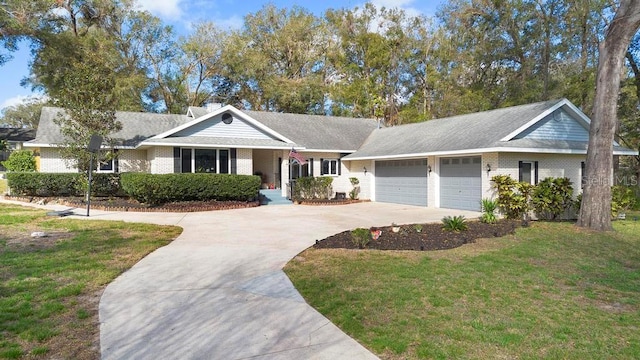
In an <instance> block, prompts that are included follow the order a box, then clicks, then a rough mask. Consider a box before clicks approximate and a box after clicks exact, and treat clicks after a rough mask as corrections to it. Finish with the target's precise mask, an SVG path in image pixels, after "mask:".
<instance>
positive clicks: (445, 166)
mask: <svg viewBox="0 0 640 360" xmlns="http://www.w3.org/2000/svg"><path fill="white" fill-rule="evenodd" d="M481 176H482V159H481V158H480V156H473V157H455V158H442V159H440V207H443V208H449V209H461V210H473V211H480V201H481V199H482V177H481Z"/></svg>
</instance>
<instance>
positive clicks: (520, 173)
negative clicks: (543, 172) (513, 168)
mask: <svg viewBox="0 0 640 360" xmlns="http://www.w3.org/2000/svg"><path fill="white" fill-rule="evenodd" d="M518 181H522V161H518Z"/></svg>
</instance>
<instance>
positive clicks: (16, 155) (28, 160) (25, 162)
mask: <svg viewBox="0 0 640 360" xmlns="http://www.w3.org/2000/svg"><path fill="white" fill-rule="evenodd" d="M2 166H4V167H5V168H6V169H7V171H12V172H34V171H36V158H35V157H34V156H33V152H31V151H29V150H16V151H13V152H12V153H11V155H9V158H8V159H7V160H6V161H3V162H2Z"/></svg>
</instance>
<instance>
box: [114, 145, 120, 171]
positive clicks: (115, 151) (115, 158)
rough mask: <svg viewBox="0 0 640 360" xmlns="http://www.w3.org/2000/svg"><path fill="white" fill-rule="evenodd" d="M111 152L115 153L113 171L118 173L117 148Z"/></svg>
mask: <svg viewBox="0 0 640 360" xmlns="http://www.w3.org/2000/svg"><path fill="white" fill-rule="evenodd" d="M113 153H114V154H115V155H114V157H113V172H114V173H116V174H117V173H119V172H120V162H119V161H118V157H119V156H118V149H114V150H113Z"/></svg>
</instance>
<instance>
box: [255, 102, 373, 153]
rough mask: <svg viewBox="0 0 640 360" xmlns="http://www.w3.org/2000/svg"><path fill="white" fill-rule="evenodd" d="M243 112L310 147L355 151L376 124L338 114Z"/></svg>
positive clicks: (370, 120)
mask: <svg viewBox="0 0 640 360" xmlns="http://www.w3.org/2000/svg"><path fill="white" fill-rule="evenodd" d="M243 112H244V113H245V114H247V115H249V116H250V117H252V118H253V119H255V120H257V121H259V122H261V123H263V124H264V125H266V126H267V127H269V128H271V129H273V130H275V131H276V132H278V133H280V134H282V135H283V136H285V137H287V138H288V139H291V140H292V141H294V142H295V143H296V144H298V145H300V146H303V147H305V148H306V149H309V150H338V151H340V150H342V151H354V150H356V149H358V148H359V147H360V145H362V143H363V142H364V141H365V139H366V138H367V137H368V136H369V134H371V131H373V130H374V129H375V128H376V127H377V122H376V121H375V120H373V119H364V118H349V117H338V116H322V115H305V114H284V113H274V112H265V111H248V110H243Z"/></svg>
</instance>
